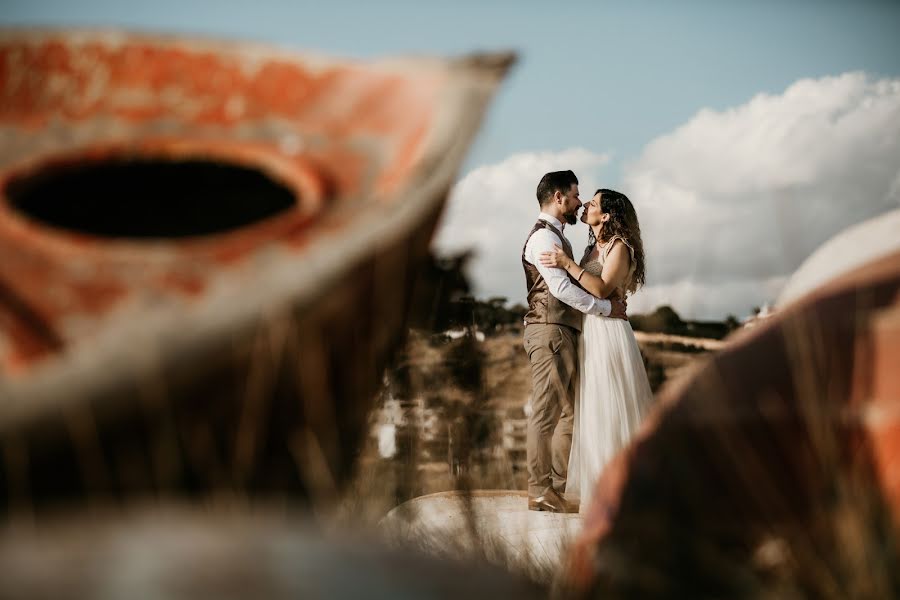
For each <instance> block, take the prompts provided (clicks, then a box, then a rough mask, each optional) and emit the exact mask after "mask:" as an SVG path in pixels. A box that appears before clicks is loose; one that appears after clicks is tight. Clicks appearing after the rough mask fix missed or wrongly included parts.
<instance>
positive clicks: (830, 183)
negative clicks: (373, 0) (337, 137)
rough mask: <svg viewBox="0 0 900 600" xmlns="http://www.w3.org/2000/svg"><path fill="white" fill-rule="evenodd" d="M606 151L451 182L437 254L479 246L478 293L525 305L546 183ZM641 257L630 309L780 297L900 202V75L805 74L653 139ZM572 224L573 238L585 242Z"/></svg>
mask: <svg viewBox="0 0 900 600" xmlns="http://www.w3.org/2000/svg"><path fill="white" fill-rule="evenodd" d="M606 163H607V155H605V154H594V153H592V152H590V151H587V150H581V149H574V150H567V151H564V152H560V153H542V154H518V155H515V156H512V157H510V158H508V159H507V160H505V161H503V162H501V163H499V164H496V165H491V166H487V167H482V168H479V169H476V170H474V171H472V172H471V173H469V174H468V175H466V176H465V177H464V178H463V179H462V180H461V181H460V182H459V183H458V184H457V185H456V186H455V188H454V190H453V193H452V195H451V200H450V204H449V208H448V211H447V215H446V217H445V220H444V223H443V226H442V228H441V230H440V232H439V236H438V239H437V242H436V247H437V249H438V250H439V251H454V250H459V249H461V248H466V247H471V248H475V249H476V251H477V252H478V256H477V258H476V260H475V261H474V263H473V265H472V273H471V275H472V278H473V279H474V282H475V284H476V290H477V292H478V294H479V295H485V296H487V295H502V296H507V297H509V298H510V299H511V300H513V301H521V300H523V299H524V295H525V289H524V288H525V284H524V275H523V274H522V268H521V265H520V262H519V257H520V251H521V246H522V244H523V243H524V236H525V235H526V234H527V232H528V230H529V229H530V227H531V224H532V223H533V221H534V218H535V216H536V213H537V210H538V209H537V201H536V199H535V198H534V189H535V187H536V185H537V182H538V180H539V179H540V177H541V175H542V174H543V173H545V172H547V171H550V170H556V169H563V168H570V169H572V170H574V171H575V172H576V174H578V176H579V178H580V179H581V186H580V187H581V190H582V195H583V197H584V196H586V195H587V194H590V193H591V192H593V190H594V189H595V188H596V187H605V186H600V185H596V184H597V182H599V181H600V179H599V175H600V171H601V167H602V166H603V165H605V164H606ZM622 180H623V183H622V185H621V186H619V189H620V191H622V192H624V193H626V194H627V195H628V196H629V197H630V198H631V199H632V201H633V202H634V204H635V207H636V209H637V211H638V216H639V218H640V220H641V228H642V232H643V239H644V245H645V250H646V254H647V264H648V271H647V281H648V285H647V286H646V288H645V289H644V290H642V291H641V292H639V293H638V294H637V295H636V296H635V297H634V299H633V300H632V301H630V306H631V310H632V311H634V312H643V311H646V310H652V309H653V308H654V307H655V306H657V305H658V304H663V303H666V304H671V305H672V306H673V307H674V308H675V310H677V311H678V312H679V313H681V314H682V315H684V316H687V317H692V318H720V317H723V316H724V315H726V314H728V313H733V314H736V315H738V316H742V315H744V314H747V312H748V311H749V310H750V308H751V307H753V306H758V305H760V304H762V303H764V302H766V301H770V300H774V298H775V297H776V296H777V295H778V292H779V290H780V287H781V286H783V284H784V282H785V281H786V279H787V276H789V275H790V273H792V272H793V271H794V270H795V269H796V268H797V267H798V266H799V265H800V263H801V262H802V261H803V259H804V258H806V257H807V256H808V255H809V254H810V253H811V252H812V251H813V250H814V249H815V248H817V247H818V246H819V245H821V244H822V243H823V242H825V241H826V240H827V239H829V238H830V237H832V236H833V235H834V234H836V233H837V232H839V231H841V230H843V229H845V228H847V227H849V226H851V225H853V224H855V223H859V222H861V221H864V220H866V219H868V218H870V217H872V216H874V215H878V214H881V213H884V212H887V211H888V210H891V209H894V208H896V207H897V206H898V197H900V192H898V189H900V79H881V80H873V79H872V78H870V77H868V76H867V75H865V74H864V73H847V74H844V75H841V76H838V77H825V78H822V79H817V80H811V79H804V80H800V81H797V82H796V83H794V84H793V85H791V86H790V87H789V88H788V89H787V90H785V91H784V93H782V94H777V95H766V94H760V95H758V96H756V97H754V98H752V99H751V100H750V101H748V102H747V103H746V104H743V105H741V106H737V107H734V108H731V109H729V110H725V111H713V110H708V109H704V110H701V111H700V112H698V113H697V114H696V115H695V116H694V117H693V118H691V119H690V120H689V121H688V122H687V123H686V124H684V125H683V126H681V127H679V128H678V129H676V130H675V131H673V132H671V133H669V134H666V135H663V136H661V137H659V138H657V139H655V140H654V141H652V142H651V143H650V144H648V145H647V146H646V147H645V149H644V151H643V153H642V154H641V156H640V157H639V158H638V159H637V160H635V161H633V162H632V163H630V164H629V165H628V166H627V167H626V168H625V170H624V174H623V178H622ZM583 229H584V228H583V226H581V225H579V226H578V230H576V231H577V232H570V233H569V239H570V240H572V242H573V245H575V246H576V247H577V246H578V245H579V244H583V243H584V239H585V232H584V231H581V230H583Z"/></svg>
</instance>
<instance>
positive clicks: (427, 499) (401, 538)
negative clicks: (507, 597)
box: [381, 490, 583, 572]
mask: <svg viewBox="0 0 900 600" xmlns="http://www.w3.org/2000/svg"><path fill="white" fill-rule="evenodd" d="M582 522H583V519H582V517H581V515H579V514H555V513H549V512H538V511H530V510H528V495H527V493H526V492H524V491H516V490H474V491H472V492H471V493H470V494H465V493H463V492H459V491H451V492H439V493H436V494H429V495H427V496H421V497H419V498H414V499H412V500H409V501H407V502H405V503H404V504H402V505H400V506H398V507H397V508H395V509H394V510H392V511H391V512H390V513H388V515H387V516H386V517H385V518H384V519H383V520H382V523H381V526H382V529H383V530H384V531H385V532H386V533H387V534H388V536H389V537H391V538H392V539H394V540H396V541H397V542H399V543H402V544H406V545H412V546H418V547H421V548H423V549H425V550H428V551H431V552H437V553H440V554H443V555H450V556H453V555H456V556H458V557H464V556H477V555H479V554H481V553H484V554H486V555H487V556H488V558H489V559H490V560H492V561H493V562H496V563H500V564H507V565H510V566H512V567H513V568H516V569H518V570H525V571H538V572H552V571H554V570H556V569H557V568H559V567H560V566H561V564H562V562H563V560H564V559H565V554H566V550H567V549H568V547H569V545H570V544H571V543H572V541H573V540H574V539H575V537H576V536H577V535H578V533H579V531H580V530H581V526H582Z"/></svg>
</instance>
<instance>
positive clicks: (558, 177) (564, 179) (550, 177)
mask: <svg viewBox="0 0 900 600" xmlns="http://www.w3.org/2000/svg"><path fill="white" fill-rule="evenodd" d="M573 183H574V184H575V185H578V178H577V177H575V173H573V172H572V171H553V172H552V173H547V174H546V175H544V176H543V177H541V182H540V183H539V184H538V186H537V200H538V204H540V205H541V206H544V205H545V204H547V203H548V202H550V199H551V198H553V194H555V193H556V192H562V193H563V194H565V193H566V192H568V191H569V188H571V187H572V184H573Z"/></svg>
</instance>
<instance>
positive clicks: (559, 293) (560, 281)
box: [525, 212, 612, 317]
mask: <svg viewBox="0 0 900 600" xmlns="http://www.w3.org/2000/svg"><path fill="white" fill-rule="evenodd" d="M538 218H539V219H541V220H543V221H547V222H548V223H550V224H551V225H553V226H554V227H556V228H557V229H558V230H559V232H560V233H562V234H563V235H565V225H563V224H562V223H560V222H559V221H558V220H557V219H556V218H554V217H552V216H550V215H548V214H547V213H545V212H542V213H541V214H540V215H539V216H538ZM554 244H556V245H557V246H560V247H565V244H563V241H562V240H561V239H559V237H557V235H556V234H555V233H553V232H552V231H551V230H550V229H548V228H544V229H538V230H537V231H535V232H534V233H533V234H532V235H531V237H530V238H528V242H526V244H525V260H527V261H528V262H530V263H531V264H533V265H534V266H535V267H537V270H538V272H539V273H540V274H541V277H543V278H544V281H546V282H547V287H548V288H549V289H550V293H551V294H553V296H554V297H555V298H556V299H557V300H560V301H561V302H564V303H566V304H568V305H569V306H571V307H572V308H574V309H575V310H578V311H581V312H583V313H585V314H588V315H596V316H601V317H608V316H609V313H610V312H611V311H612V304H611V303H610V301H609V300H606V299H604V298H597V297H596V296H592V295H591V294H589V293H587V292H586V291H584V290H583V289H581V288H580V287H578V286H577V285H575V284H574V283H572V281H571V280H570V279H569V275H568V274H567V273H566V271H565V269H562V268H560V267H545V266H544V265H542V264H541V261H540V260H539V258H540V256H541V254H542V253H544V252H553V245H554Z"/></svg>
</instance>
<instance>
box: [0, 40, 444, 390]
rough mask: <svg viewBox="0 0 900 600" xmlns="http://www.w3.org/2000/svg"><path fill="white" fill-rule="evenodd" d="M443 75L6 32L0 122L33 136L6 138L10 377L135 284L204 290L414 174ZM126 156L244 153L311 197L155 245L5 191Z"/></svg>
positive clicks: (5, 299)
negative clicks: (51, 221) (53, 216)
mask: <svg viewBox="0 0 900 600" xmlns="http://www.w3.org/2000/svg"><path fill="white" fill-rule="evenodd" d="M238 48H239V46H238ZM446 81H447V74H446V73H445V72H443V71H440V70H438V71H428V70H421V71H415V72H412V73H406V72H402V70H397V71H392V70H390V69H384V70H372V69H369V68H367V67H365V66H363V65H357V64H352V63H337V62H335V63H333V64H327V65H325V64H321V63H316V64H315V65H314V66H309V65H307V64H306V63H305V62H304V61H303V60H299V59H296V60H295V59H292V58H286V57H285V56H284V55H283V54H280V53H275V52H273V53H272V54H271V56H266V55H265V53H264V52H261V51H260V50H259V49H255V50H254V51H253V52H252V53H250V54H248V55H245V54H243V53H242V52H241V51H240V50H239V49H237V50H229V49H227V48H225V47H223V48H222V49H214V50H213V49H210V48H209V47H204V46H203V45H202V44H198V45H194V44H191V43H190V42H188V43H184V42H182V43H176V42H172V41H159V40H148V39H146V38H141V37H134V38H133V39H129V38H128V37H127V36H126V37H125V38H124V40H123V39H122V38H117V39H116V41H114V42H109V41H107V40H106V39H105V38H104V37H103V36H102V35H98V36H94V35H85V34H82V35H80V36H77V37H69V36H67V35H66V34H65V33H59V34H36V35H33V36H30V35H24V34H23V35H18V36H13V37H8V38H0V129H3V128H5V129H6V130H7V131H10V132H13V133H16V135H19V136H22V135H28V136H30V137H29V138H28V139H29V140H31V141H29V142H28V144H26V146H25V147H24V149H23V146H22V145H21V144H20V145H16V146H9V145H6V144H5V143H4V142H0V256H2V260H0V282H6V285H7V286H8V287H7V288H0V291H2V289H6V292H4V293H3V294H2V295H0V315H2V321H0V327H2V335H3V337H4V338H5V339H6V343H5V345H4V346H0V375H2V374H3V373H13V372H16V373H22V372H27V369H28V368H30V366H33V365H36V364H38V363H39V362H40V361H42V360H43V359H45V358H46V357H47V356H50V355H52V354H54V353H56V352H59V351H60V350H61V349H62V348H64V347H66V346H67V345H71V344H76V343H77V342H78V340H69V339H66V338H65V333H61V332H57V331H56V330H57V328H58V327H57V326H58V324H59V323H62V322H63V321H66V320H68V319H70V318H72V317H77V318H78V319H80V320H82V321H83V320H88V321H89V322H93V323H95V324H96V328H97V330H98V331H99V330H100V329H102V328H103V327H104V324H105V323H106V320H107V318H108V317H109V315H111V314H112V311H114V310H115V309H116V307H117V306H120V305H122V304H123V303H126V302H127V301H128V299H129V298H130V297H133V296H137V295H141V294H149V295H150V296H152V297H158V298H161V299H162V300H161V301H163V302H165V299H166V298H169V297H172V298H175V297H178V298H191V299H195V300H202V298H203V297H204V294H205V293H207V290H209V289H210V283H211V282H212V280H213V279H215V278H216V277H219V276H222V275H223V274H225V273H227V272H228V271H231V270H235V269H240V268H243V265H244V264H245V263H246V262H247V261H248V260H258V258H257V257H258V256H259V255H260V253H263V252H265V251H266V249H268V248H271V247H273V246H276V245H277V246H279V247H280V248H282V249H284V250H287V251H289V252H293V253H297V254H298V255H299V254H300V253H302V251H303V250H304V249H305V248H307V247H308V246H309V244H310V242H311V240H312V239H314V238H315V236H317V235H329V234H330V233H333V232H336V231H340V230H341V229H342V228H344V227H346V225H347V224H348V223H349V222H350V219H351V217H352V215H353V214H354V213H355V212H357V211H358V210H360V209H362V208H365V207H364V206H360V205H359V201H360V200H361V199H363V198H366V199H371V198H373V199H375V200H376V201H378V200H386V199H387V198H388V197H389V196H390V195H391V194H392V193H393V192H395V191H397V190H398V189H399V188H400V186H402V184H403V182H404V181H406V180H407V178H408V176H409V175H410V174H411V173H412V171H413V169H414V168H415V167H416V165H417V161H418V160H419V159H420V158H421V148H422V145H423V143H424V140H425V137H426V135H427V132H428V131H429V128H430V127H431V126H432V121H433V120H434V118H435V114H436V112H435V111H436V108H435V106H436V104H437V102H436V100H437V99H438V98H439V95H440V93H441V91H442V89H443V86H444V85H445V84H446ZM101 123H102V125H101V126H99V127H98V124H101ZM172 124H175V129H174V130H173V129H172ZM166 128H167V129H166ZM164 129H165V130H166V131H169V132H170V133H165V134H163V133H161V131H163V130H164ZM19 139H24V138H21V137H20V138H19ZM60 140H64V142H62V143H61V142H60ZM13 147H14V148H15V151H13V150H12V148H13ZM122 156H126V157H128V156H134V157H139V156H143V157H147V156H151V157H152V156H157V157H160V158H162V159H171V160H178V159H180V158H196V157H205V158H211V159H213V160H222V161H223V162H227V163H235V164H241V165H247V166H250V167H253V168H258V169H259V170H261V171H263V172H265V173H267V174H268V175H270V176H271V177H273V178H274V179H276V180H278V181H279V182H281V183H283V184H284V185H286V186H287V187H288V188H289V189H291V190H292V191H293V192H294V193H295V195H296V196H297V197H298V198H299V201H298V204H297V206H296V208H295V209H293V210H289V211H287V212H286V213H283V214H280V215H278V216H275V217H272V218H270V219H268V220H265V221H262V222H259V223H255V224H252V225H249V226H247V227H244V228H240V229H238V230H235V231H231V232H228V233H224V234H216V235H210V236H205V237H198V238H187V239H178V240H170V241H165V240H163V241H158V242H154V243H153V244H150V245H143V246H142V245H141V243H140V242H129V241H127V240H109V239H100V238H97V237H94V236H91V235H87V234H85V233H81V232H78V231H68V230H61V229H54V228H50V227H47V226H44V225H42V224H40V223H38V222H35V221H33V220H32V219H30V218H29V217H27V216H25V215H21V214H18V213H17V212H16V211H15V210H13V209H12V207H11V206H10V205H9V203H8V201H7V199H6V198H5V190H6V189H7V186H8V185H9V183H10V181H12V180H13V179H14V178H22V177H28V176H30V175H33V174H34V173H40V172H43V170H45V169H51V168H55V167H60V166H70V167H77V166H78V165H79V164H80V163H81V162H83V161H103V160H107V159H112V158H116V157H122ZM326 214H327V215H328V216H329V218H328V219H327V220H324V221H323V220H322V219H321V217H322V216H323V215H326ZM326 223H327V224H326ZM142 248H148V250H146V251H144V250H142ZM150 248H152V250H150ZM10 298H15V300H10Z"/></svg>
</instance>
